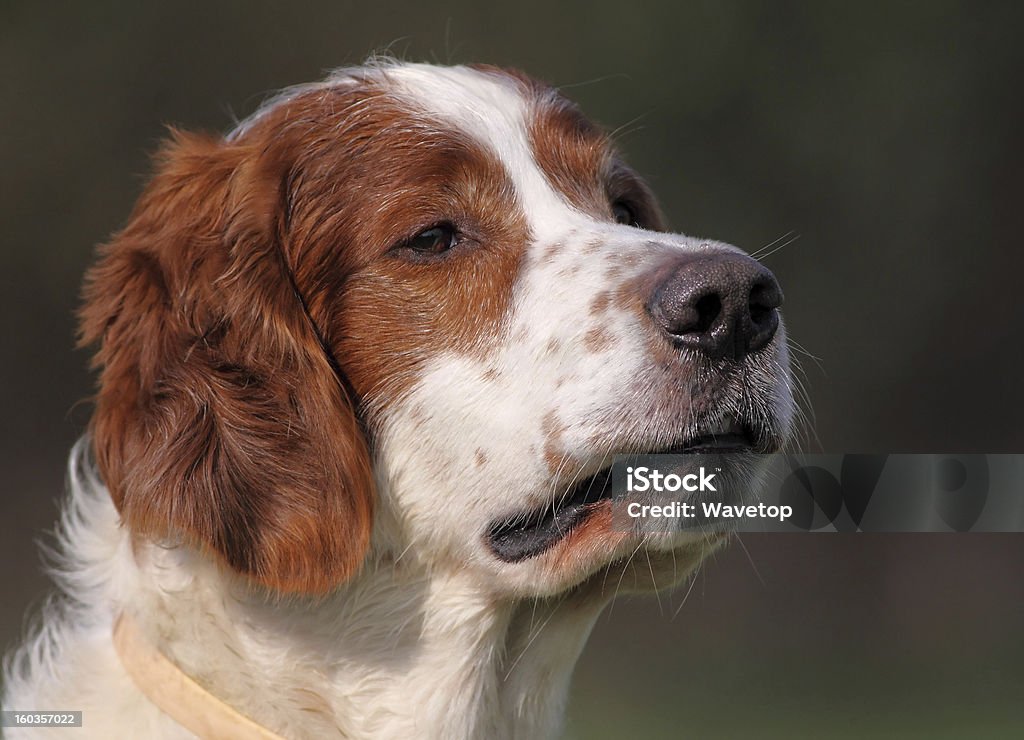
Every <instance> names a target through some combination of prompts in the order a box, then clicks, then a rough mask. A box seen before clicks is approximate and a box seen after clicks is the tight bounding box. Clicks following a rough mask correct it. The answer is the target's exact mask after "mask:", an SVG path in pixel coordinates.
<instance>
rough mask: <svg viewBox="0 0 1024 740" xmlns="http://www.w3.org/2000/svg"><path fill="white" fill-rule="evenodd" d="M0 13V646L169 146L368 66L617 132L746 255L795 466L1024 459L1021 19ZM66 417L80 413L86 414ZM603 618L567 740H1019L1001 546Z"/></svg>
mask: <svg viewBox="0 0 1024 740" xmlns="http://www.w3.org/2000/svg"><path fill="white" fill-rule="evenodd" d="M152 5H153V7H145V8H144V7H142V6H143V4H142V3H135V2H127V1H121V2H114V1H105V0H96V1H95V2H91V3H77V2H69V3H63V4H61V3H30V2H22V1H18V2H11V0H7V2H6V3H4V4H2V5H0V69H3V70H4V73H3V75H0V106H2V108H0V110H2V113H0V165H2V166H0V245H2V249H0V259H2V261H3V262H2V264H0V276H2V280H3V288H2V290H0V302H2V308H0V322H2V323H0V325H2V335H0V336H2V340H0V347H2V350H0V351H2V352H3V359H2V361H0V393H2V396H3V398H2V404H3V406H2V408H3V413H2V419H3V424H2V425H0V444H2V449H0V469H2V470H3V476H2V483H0V485H2V486H3V491H2V502H0V516H2V518H0V564H2V565H0V579H2V580H0V585H2V586H3V593H4V595H5V598H4V599H2V600H0V643H2V644H3V645H9V644H10V643H11V642H13V641H14V640H15V639H16V638H17V636H18V634H19V633H20V630H21V626H22V619H23V618H22V614H23V613H24V610H25V607H26V606H27V605H28V604H29V603H30V602H32V601H33V600H35V601H38V599H39V598H40V595H41V594H42V593H44V591H45V588H46V583H45V580H44V578H43V577H42V575H41V574H40V570H39V567H38V556H37V552H36V549H35V548H34V544H33V540H34V539H35V538H37V537H38V536H39V534H40V532H41V531H42V530H43V529H45V528H47V527H49V526H51V524H52V521H53V519H54V516H55V512H56V504H55V500H56V499H57V498H58V497H59V495H60V493H61V489H62V480H63V466H64V460H65V457H66V454H67V451H68V448H69V447H70V445H71V444H72V442H73V441H74V439H75V438H76V437H77V436H78V435H79V434H80V433H81V431H82V429H83V427H84V425H85V423H86V422H87V420H88V415H89V405H88V402H87V401H85V399H87V397H88V395H89V393H90V383H91V380H90V376H89V374H88V373H87V371H86V364H87V357H86V355H85V353H83V352H74V351H73V350H72V346H73V343H74V321H73V317H72V312H73V310H74V307H75V304H76V294H77V291H78V285H79V282H80V278H81V274H82V271H83V269H84V268H85V266H86V265H87V264H88V262H89V260H90V255H91V252H92V249H93V245H94V244H96V243H97V242H99V241H101V240H102V239H104V237H105V236H106V235H107V234H108V233H109V232H111V231H112V230H114V229H116V228H117V227H118V226H119V225H120V224H121V223H122V222H123V219H124V218H125V217H126V216H127V214H128V211H129V209H130V207H131V204H132V202H133V200H134V198H135V197H136V196H137V194H138V192H139V189H140V187H141V184H142V182H143V176H144V174H145V172H146V171H147V152H148V151H150V150H152V149H153V147H154V145H155V144H156V142H157V140H158V139H159V137H160V136H161V134H162V131H163V125H164V124H165V123H175V124H179V125H181V126H184V127H186V128H204V129H212V130H224V129H226V128H228V127H230V125H231V121H232V115H233V114H234V115H237V116H243V115H245V114H247V113H248V112H250V111H251V110H252V109H253V108H254V107H255V105H256V104H257V103H258V102H259V100H260V99H261V98H262V97H263V95H264V94H265V93H267V92H269V91H272V90H273V89H275V88H278V87H281V86H284V85H288V84H291V83H295V82H300V81H307V80H311V79H315V78H317V77H319V76H320V75H321V73H322V71H323V70H325V69H327V68H330V67H333V66H337V65H340V64H345V63H356V62H359V61H360V60H361V59H362V58H363V57H364V56H365V55H366V54H367V53H368V52H370V51H373V50H379V49H382V48H389V49H390V50H391V51H392V52H393V53H395V54H397V55H399V56H402V57H406V58H411V59H424V60H433V61H441V62H462V61H489V62H494V63H498V64H506V65H515V66H518V67H521V68H523V69H525V70H527V71H528V72H530V73H532V74H534V75H535V76H538V77H541V78H544V79H547V80H548V81H550V82H553V83H555V84H558V85H561V86H564V87H565V88H566V91H567V93H568V94H570V95H571V96H572V97H574V98H575V99H577V100H578V101H579V102H580V103H581V104H582V105H583V107H584V108H585V110H587V111H588V112H589V113H590V114H591V115H592V116H593V117H595V118H596V119H597V120H599V121H601V122H603V123H604V124H606V125H607V126H609V127H610V128H618V127H622V128H623V130H622V131H621V133H620V134H619V136H618V138H619V140H620V142H621V145H622V147H623V149H624V150H625V151H626V153H627V155H628V157H629V158H630V159H631V161H632V162H633V164H634V165H635V166H636V167H637V168H638V169H639V170H640V171H641V172H643V173H645V174H646V175H647V176H648V177H649V179H650V181H651V183H652V185H653V186H654V188H655V190H656V191H657V192H658V193H659V194H660V196H661V198H662V200H663V204H664V206H665V210H666V212H667V214H668V216H669V218H670V220H671V222H672V224H673V226H674V227H675V228H676V229H678V230H681V231H684V232H687V233H690V234H695V235H699V236H708V237H715V238H720V239H724V240H727V241H730V242H733V243H735V244H738V245H741V246H743V247H745V248H747V249H750V250H754V249H757V248H759V247H761V246H763V245H765V244H767V243H769V242H771V241H773V240H775V239H776V238H778V237H781V236H783V235H785V234H789V233H790V232H793V233H795V234H797V235H799V239H798V240H797V241H795V242H793V243H792V244H790V245H789V246H787V247H785V248H784V249H782V250H781V251H779V252H777V253H775V254H772V255H771V256H769V257H768V258H767V263H768V264H769V265H770V266H771V267H772V268H773V269H774V270H775V271H776V273H777V274H778V275H779V277H780V279H781V281H782V283H783V286H784V288H785V291H786V294H787V306H786V315H787V320H788V323H789V327H790V331H791V334H792V336H793V337H794V339H796V340H797V341H798V342H799V343H800V345H801V346H803V347H804V348H806V350H807V351H808V352H810V353H811V354H813V355H814V356H815V357H817V358H819V360H817V361H816V360H811V359H809V358H807V357H803V364H804V367H805V369H806V372H807V384H808V388H809V392H810V396H811V398H812V400H813V410H814V412H815V414H816V418H817V422H816V431H817V437H818V440H819V441H814V440H813V438H812V439H811V441H810V447H809V449H812V450H819V449H820V450H825V451H829V452H843V451H903V452H913V451H931V452H941V451H956V452H1024V424H1022V422H1021V411H1022V410H1024V383H1021V367H1022V359H1024V357H1022V349H1021V346H1022V336H1021V332H1022V329H1021V326H1022V319H1024V310H1022V308H1021V297H1020V296H1021V284H1022V282H1021V281H1022V277H1024V250H1022V245H1021V237H1020V234H1022V233H1024V177H1022V176H1024V94H1022V91H1024V46H1022V43H1021V38H1022V31H1024V5H1022V4H1020V3H1012V2H1003V3H984V4H982V3H968V2H952V1H947V0H935V1H933V2H919V3H900V4H895V3H893V4H888V3H879V4H872V3H856V4H853V3H834V2H829V3H789V2H784V3H749V4H741V3H734V2H711V1H708V2H671V1H670V0H660V1H656V2H655V1H641V2H632V3H628V4H627V3H615V2H609V0H591V1H590V2H582V3H554V2H544V3H532V2H526V1H525V0H516V2H513V3H504V4H502V5H503V7H497V5H498V4H493V6H492V7H486V6H485V5H484V4H480V3H470V2H462V3H452V4H448V5H440V4H431V5H428V4H424V3H416V2H411V1H409V2H403V3H394V4H390V5H389V6H388V7H384V4H383V3H381V4H377V5H374V6H367V7H359V6H357V5H355V4H352V3H346V2H314V3H306V4H302V5H301V7H300V6H299V5H298V4H281V5H280V6H275V5H271V4H269V3H265V2H238V3H210V2H175V3H162V4H159V7H157V5H158V4H155V3H154V4H152ZM83 401H84V402H83ZM743 544H744V545H745V550H746V551H744V548H742V547H737V546H734V547H732V548H731V549H730V550H729V551H727V552H725V553H723V554H721V555H720V556H718V558H717V559H716V560H715V561H714V562H712V563H709V564H708V565H707V566H706V567H705V568H704V570H703V571H702V573H701V575H700V576H699V577H698V578H697V580H696V581H695V582H694V586H693V588H692V590H691V591H690V592H689V598H688V601H687V602H686V604H685V606H684V607H683V608H682V609H681V610H680V611H679V613H678V615H677V616H675V617H674V618H673V616H672V615H673V613H675V611H676V609H677V608H678V607H679V605H680V603H681V602H682V599H683V595H684V594H683V593H677V594H674V595H672V596H671V597H667V596H663V597H662V600H661V602H660V603H659V602H658V601H656V600H654V599H638V600H633V601H622V602H619V603H617V604H616V605H615V607H614V609H613V610H612V611H611V613H610V614H609V615H606V616H605V617H603V618H602V619H601V622H600V624H599V626H598V628H597V630H596V633H595V635H594V638H593V640H592V642H591V644H590V646H589V648H588V650H587V652H586V653H585V655H584V658H583V659H582V662H581V664H580V668H579V671H578V675H577V681H576V684H575V688H574V693H573V700H572V705H571V707H570V717H571V724H570V726H571V728H572V732H573V733H574V734H575V735H576V736H578V737H622V736H627V735H629V736H641V737H675V736H677V735H679V734H691V735H693V736H695V737H734V736H736V735H738V734H753V735H757V736H778V737H791V736H794V735H796V736H806V737H819V736H825V735H842V736H848V737H862V736H865V735H878V736H886V737H903V736H915V735H916V736H925V735H928V736H948V737H968V736H969V737H996V736H1011V735H1016V736H1021V732H1022V730H1024V706H1022V697H1024V667H1022V663H1024V629H1022V626H1024V625H1022V622H1024V536H1019V535H916V536H895V535H820V536H814V535H807V536H792V535H787V536H783V535H762V536H760V537H754V536H748V537H746V538H744V540H743Z"/></svg>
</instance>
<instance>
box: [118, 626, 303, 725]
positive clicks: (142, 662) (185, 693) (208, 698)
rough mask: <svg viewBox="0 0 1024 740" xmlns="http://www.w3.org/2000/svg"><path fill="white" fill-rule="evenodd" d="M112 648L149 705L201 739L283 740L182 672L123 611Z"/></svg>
mask: <svg viewBox="0 0 1024 740" xmlns="http://www.w3.org/2000/svg"><path fill="white" fill-rule="evenodd" d="M114 650H115V651H117V656H118V657H119V658H120V659H121V665H123V666H124V669H125V670H126V671H127V672H128V675H129V676H131V677H132V681H134V682H135V686H136V687H137V688H138V689H139V691H141V692H142V693H143V694H144V695H145V696H146V697H147V698H148V699H149V700H150V701H151V702H153V704H155V705H156V706H157V707H159V708H160V709H161V710H163V711H164V712H165V713H166V714H167V715H168V716H170V717H171V718H172V719H174V720H175V721H176V722H178V724H180V725H181V726H182V727H184V728H185V729H187V730H189V731H190V732H193V733H195V734H196V735H198V736H199V737H200V738H203V740H228V739H229V738H239V737H245V738H259V739H260V740H284V739H283V738H282V737H281V736H280V735H277V734H275V733H273V732H271V731H270V730H268V729H266V728H265V727H263V726H261V725H258V724H256V723H255V722H254V721H252V720H251V719H249V718H248V717H246V716H245V715H244V714H242V713H241V712H239V711H237V710H236V709H234V708H232V707H230V706H228V705H227V704H225V703H224V702H222V701H221V700H220V699H218V698H217V697H215V696H214V695H213V694H211V693H210V692H208V691H207V690H206V689H204V688H203V687H202V686H200V685H199V684H198V683H196V682H195V680H194V679H192V678H190V677H189V676H187V675H185V673H184V672H183V671H182V670H181V669H180V668H178V666H176V665H175V664H174V663H172V662H171V660H170V659H169V658H168V657H167V656H166V655H164V654H163V653H161V652H160V651H159V650H158V649H157V648H156V647H155V646H154V645H153V644H152V643H150V642H149V640H147V639H146V637H145V635H143V634H142V630H140V629H139V625H138V624H137V623H136V622H135V620H134V619H132V618H131V617H130V616H128V615H127V614H121V615H120V616H119V617H118V618H117V621H116V622H115V623H114Z"/></svg>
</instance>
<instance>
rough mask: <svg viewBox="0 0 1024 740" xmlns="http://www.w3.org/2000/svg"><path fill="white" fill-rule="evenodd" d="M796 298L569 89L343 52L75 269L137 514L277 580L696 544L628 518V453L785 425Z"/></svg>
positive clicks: (196, 151) (155, 184)
mask: <svg viewBox="0 0 1024 740" xmlns="http://www.w3.org/2000/svg"><path fill="white" fill-rule="evenodd" d="M780 301H781V294H780V292H779V288H778V285H777V284H776V282H775V279H774V277H773V276H772V275H771V273H770V272H768V271H767V270H766V269H765V268H763V267H761V266H760V265H759V264H758V263H757V262H755V261H754V260H752V259H750V258H749V257H746V256H745V255H744V254H743V253H742V252H740V251H739V250H737V249H735V248H734V247H730V246H728V245H725V244H721V243H716V242H709V241H705V240H698V239H692V238H689V237H684V236H678V235H672V234H667V233H663V231H662V225H661V219H660V216H659V213H658V208H657V206H656V204H655V202H654V200H653V198H652V196H651V194H650V192H649V191H648V189H647V187H646V186H645V185H644V184H643V183H642V181H641V180H640V179H639V178H638V177H637V175H636V174H634V173H633V171H632V170H630V169H629V168H628V167H627V166H626V165H625V164H624V163H623V162H622V160H621V159H620V158H619V157H618V155H617V154H616V153H615V151H614V149H613V148H612V146H611V145H610V143H609V141H608V139H607V137H606V136H605V135H604V134H602V133H601V131H600V130H599V129H597V128H596V127H595V126H593V125H592V124H591V123H589V122H588V121H587V119H586V118H584V117H583V116H582V114H581V113H580V112H579V111H578V110H577V109H576V108H575V107H574V106H573V105H572V104H571V103H569V102H567V101H566V100H565V99H564V98H562V97H561V96H560V95H558V94H557V93H556V92H554V91H553V90H552V89H550V88H548V87H545V86H543V85H540V84H538V83H536V82H534V81H531V80H529V79H527V78H525V77H524V76H522V75H519V74H517V73H509V72H503V71H499V70H496V69H491V68H474V69H471V68H463V67H456V68H438V67H430V66H425V65H407V64H390V65H381V66H375V67H366V68H360V69H354V70H345V71H342V72H338V73H335V74H334V75H332V76H331V77H330V78H328V79H327V80H326V81H324V82H323V83H319V84H315V85H310V86H306V87H300V88H296V89H293V90H291V91H289V92H287V93H286V94H284V95H283V96H281V97H279V98H278V99H276V100H274V101H271V103H269V104H267V105H265V106H264V107H263V108H261V110H260V111H259V112H257V114H255V115H254V116H253V117H252V118H250V119H249V120H248V121H246V122H244V123H243V124H242V125H240V126H239V127H238V128H237V129H236V130H235V131H234V132H233V133H232V134H230V135H229V136H228V137H227V138H223V139H222V138H219V137H205V136H195V135H185V134H175V135H174V136H173V137H172V139H171V141H170V142H168V143H167V144H166V145H165V147H164V148H163V150H162V151H161V153H160V155H159V157H158V167H157V172H156V174H155V176H154V178H153V180H152V181H151V182H150V184H149V186H148V187H147V189H146V191H145V193H144V194H143V195H142V197H141V198H140V200H139V202H138V205H137V206H136V208H135V211H134V213H133V214H132V216H131V219H130V221H129V223H128V225H127V226H126V228H125V229H124V230H123V231H121V232H120V233H119V234H117V235H116V236H115V238H114V239H113V240H112V241H111V242H110V243H109V244H108V245H107V246H106V247H105V248H104V249H103V252H102V257H101V260H100V262H99V264H98V265H97V266H96V267H95V268H94V269H93V270H92V271H91V272H90V274H89V277H88V280H87V287H86V302H85V307H84V309H83V311H82V317H83V322H82V326H83V329H82V337H83V341H84V342H86V343H93V342H98V343H99V345H100V349H99V351H98V353H97V355H96V360H95V363H96V365H97V366H99V367H100V368H102V373H101V377H100V387H99V394H98V398H97V408H96V414H95V417H94V423H93V430H92V433H93V444H94V448H95V452H96V456H97V460H98V463H99V465H100V470H101V472H102V474H103V476H104V478H105V480H106V482H107V484H108V486H109V489H110V492H111V495H112V496H113V498H114V501H115V503H116V505H117V506H118V509H119V510H120V513H121V516H122V519H123V521H124V522H125V523H126V524H127V526H128V527H129V528H130V529H131V530H132V531H133V533H135V534H136V535H138V536H141V537H147V538H153V539H157V540H170V541H184V542H187V543H189V544H192V545H195V546H199V547H202V548H204V549H206V550H207V551H209V552H212V553H214V554H216V555H217V556H218V557H219V558H220V559H221V560H222V561H223V562H225V563H226V564H227V565H228V566H230V567H231V568H233V569H235V570H237V571H239V572H241V573H243V574H245V575H247V576H249V577H250V578H251V579H253V580H254V581H256V582H258V583H261V584H263V585H266V586H269V587H271V588H274V589H277V590H282V591H290V592H307V593H321V592H324V591H326V590H328V589H331V588H332V587H334V586H336V585H337V584H339V583H341V582H343V581H344V580H346V579H347V578H350V577H351V576H352V575H353V574H354V573H355V572H356V571H358V569H359V568H360V566H361V564H362V563H363V561H364V559H365V558H366V556H367V552H368V551H369V550H370V549H371V548H373V549H376V550H378V551H379V552H380V553H386V552H390V553H392V554H394V555H396V556H397V554H399V553H403V555H402V557H408V558H416V559H420V560H422V561H424V562H426V563H428V564H430V565H441V564H453V565H455V566H457V567H464V568H469V569H471V570H472V571H473V572H476V573H478V574H479V575H480V578H481V579H482V582H484V583H489V584H493V585H494V587H495V589H496V590H498V591H502V592H505V593H520V594H534V595H537V594H547V593H553V592H557V591H559V590H563V589H565V588H567V587H570V586H572V585H573V584H575V583H578V582H579V581H580V580H581V579H583V578H584V577H585V576H587V575H588V574H590V573H593V572H594V571H595V570H597V569H599V568H601V567H602V566H604V565H606V564H608V563H609V562H612V561H614V560H616V559H618V558H622V557H624V556H628V555H629V554H630V553H631V552H633V551H634V550H635V549H636V548H637V547H638V546H641V545H643V546H645V547H647V548H650V549H652V550H655V551H661V552H665V553H671V552H672V551H673V550H674V549H676V548H680V547H684V546H686V545H687V544H688V543H690V542H692V540H693V538H694V535H687V534H676V535H664V536H661V537H659V538H650V537H649V538H647V539H646V540H642V539H641V538H640V537H639V535H631V534H629V533H624V532H616V531H613V528H612V527H611V516H610V507H609V501H607V500H606V499H605V498H604V495H605V494H604V492H603V489H601V488H600V487H597V486H593V485H591V484H592V483H593V481H594V480H596V478H595V476H596V475H598V474H599V472H600V471H601V470H602V469H603V468H605V467H606V466H607V465H608V464H609V463H610V461H611V456H612V455H613V454H615V453H618V452H641V451H677V450H684V449H688V448H693V447H707V446H709V445H710V446H715V445H725V446H731V447H740V448H744V449H751V450H770V449H775V448H777V447H778V446H779V445H780V444H781V443H782V441H783V440H784V438H785V437H786V436H787V434H788V431H789V425H790V418H791V407H792V398H791V394H790V391H789V373H788V359H787V354H786V346H785V341H784V337H783V329H782V328H781V325H780V319H779V315H778V311H777V308H778V306H779V303H780ZM595 490H597V493H596V494H595V493H594V492H595Z"/></svg>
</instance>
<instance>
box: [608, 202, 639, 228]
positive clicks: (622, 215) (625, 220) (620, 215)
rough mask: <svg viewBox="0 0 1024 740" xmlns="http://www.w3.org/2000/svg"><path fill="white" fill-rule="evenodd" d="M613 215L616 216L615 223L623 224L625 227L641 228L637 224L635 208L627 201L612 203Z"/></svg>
mask: <svg viewBox="0 0 1024 740" xmlns="http://www.w3.org/2000/svg"><path fill="white" fill-rule="evenodd" d="M612 215H614V216H615V223H617V224H623V225H625V226H639V225H640V224H639V223H638V222H637V219H636V213H635V212H634V211H633V208H632V207H631V206H630V205H629V203H626V202H625V201H621V200H617V201H615V202H614V203H612Z"/></svg>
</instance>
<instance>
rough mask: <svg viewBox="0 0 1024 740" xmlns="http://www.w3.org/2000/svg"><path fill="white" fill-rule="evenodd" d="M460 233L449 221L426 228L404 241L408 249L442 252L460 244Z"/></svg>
mask: <svg viewBox="0 0 1024 740" xmlns="http://www.w3.org/2000/svg"><path fill="white" fill-rule="evenodd" d="M458 241H459V239H458V233H457V232H456V231H455V227H454V226H452V225H451V224H449V223H443V224H438V225H437V226H431V227H430V228H429V229H425V230H423V231H421V232H420V233H418V234H417V235H416V236H414V237H413V238H412V239H409V240H408V241H406V242H403V243H402V246H403V247H405V248H406V249H411V250H412V251H413V252H417V253H419V254H441V253H442V252H447V251H448V250H449V249H451V248H452V247H454V246H455V245H456V244H458Z"/></svg>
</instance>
